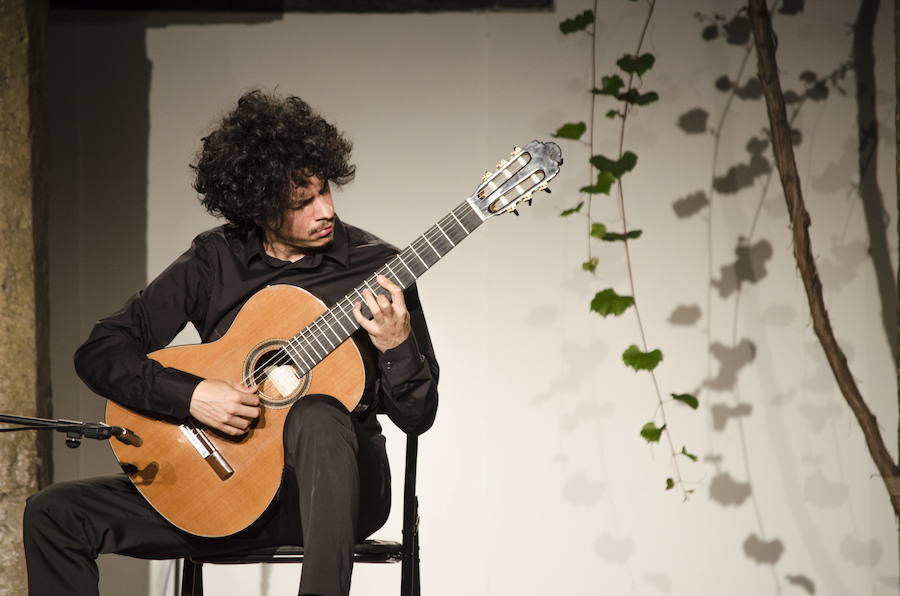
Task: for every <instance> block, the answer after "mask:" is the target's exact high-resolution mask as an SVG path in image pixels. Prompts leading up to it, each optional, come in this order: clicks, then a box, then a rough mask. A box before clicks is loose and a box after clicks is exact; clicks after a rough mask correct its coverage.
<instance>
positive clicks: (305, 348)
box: [282, 201, 483, 376]
mask: <svg viewBox="0 0 900 596" xmlns="http://www.w3.org/2000/svg"><path fill="white" fill-rule="evenodd" d="M482 223H483V220H482V218H481V216H480V215H479V213H478V212H477V211H476V210H475V209H474V208H473V207H472V206H471V205H470V204H469V202H468V201H463V202H462V203H460V204H459V205H457V206H456V207H454V208H453V209H452V210H451V211H450V213H448V214H447V215H445V216H444V217H443V218H441V219H440V220H439V221H438V222H437V223H436V224H434V225H433V226H431V227H430V228H429V229H428V230H427V231H426V232H425V233H424V234H422V235H421V236H419V237H418V238H416V239H415V240H414V241H413V242H412V243H410V245H409V246H407V247H406V248H404V249H403V250H401V251H400V252H399V253H398V254H397V256H395V257H394V258H392V259H391V260H389V261H388V262H387V263H385V264H384V265H383V266H382V267H381V269H379V270H377V271H376V272H375V273H373V274H372V275H371V276H370V277H368V278H367V279H365V280H364V281H363V282H362V283H361V284H359V285H358V286H356V287H355V288H353V290H352V291H351V292H350V293H349V294H347V295H346V296H344V297H343V298H341V299H340V300H338V301H337V302H336V303H335V304H334V305H333V306H332V307H331V308H329V309H328V310H327V311H326V312H325V313H324V314H322V315H321V316H320V317H318V318H317V319H315V320H314V321H313V322H312V323H310V324H309V325H307V327H306V328H305V329H304V330H303V331H301V332H300V333H298V334H297V335H295V336H294V337H293V338H291V340H290V341H288V342H287V344H286V345H285V346H284V347H283V348H282V349H283V350H284V352H285V353H286V354H287V356H288V357H290V359H291V360H292V361H293V362H294V364H295V365H296V366H297V369H298V371H297V372H298V373H299V374H300V375H301V376H302V375H305V374H306V373H308V372H309V371H311V370H312V369H313V367H315V366H316V365H317V364H318V363H319V362H321V361H322V360H323V359H324V358H325V357H326V356H328V354H330V353H331V352H332V351H334V350H335V348H337V347H338V346H339V345H341V343H343V342H344V340H346V339H347V338H348V337H350V335H351V334H352V333H353V332H354V331H356V330H357V328H358V327H359V325H358V324H357V322H356V319H355V318H353V305H354V304H355V303H357V302H362V303H363V305H362V313H363V315H364V316H365V317H367V318H371V313H370V312H369V309H368V308H367V307H366V304H365V300H364V299H363V293H362V292H363V290H365V289H367V288H368V289H369V290H371V291H372V292H373V293H374V294H381V295H385V296H389V292H388V291H387V290H385V289H384V288H382V287H381V285H380V284H379V283H378V282H377V281H376V276H377V275H383V276H385V277H386V278H388V279H390V280H391V281H393V282H394V283H396V284H397V285H398V286H400V287H402V288H404V289H405V288H408V287H409V286H410V285H412V283H413V282H414V281H416V279H418V278H419V277H420V276H421V275H422V274H423V273H425V272H426V271H428V270H429V269H430V268H431V267H432V266H433V265H434V264H435V263H437V262H438V261H440V260H441V258H442V257H443V256H444V255H446V254H447V253H448V252H450V251H451V250H453V248H454V247H455V246H456V245H457V244H459V243H460V242H462V241H463V240H465V239H466V237H467V236H468V235H469V234H471V233H472V232H473V231H474V230H475V229H476V228H477V227H478V226H480V225H481V224H482Z"/></svg>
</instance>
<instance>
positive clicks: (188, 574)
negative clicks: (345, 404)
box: [181, 558, 203, 596]
mask: <svg viewBox="0 0 900 596" xmlns="http://www.w3.org/2000/svg"><path fill="white" fill-rule="evenodd" d="M181 596H203V563H195V562H193V561H191V560H190V559H189V558H187V559H185V560H184V566H183V567H182V568H181Z"/></svg>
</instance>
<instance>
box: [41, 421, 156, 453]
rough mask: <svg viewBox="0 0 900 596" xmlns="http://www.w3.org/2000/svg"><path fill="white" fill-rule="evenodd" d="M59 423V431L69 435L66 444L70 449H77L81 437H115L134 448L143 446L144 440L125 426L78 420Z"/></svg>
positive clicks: (100, 438) (99, 438) (103, 438)
mask: <svg viewBox="0 0 900 596" xmlns="http://www.w3.org/2000/svg"><path fill="white" fill-rule="evenodd" d="M59 423H60V425H59V426H60V427H59V428H58V429H57V430H59V431H60V432H64V433H66V434H67V435H68V437H69V438H67V439H66V444H67V445H68V446H69V447H77V446H78V443H79V438H80V437H85V438H88V439H98V440H105V439H110V438H112V437H115V438H116V439H117V440H119V441H121V442H122V443H125V444H126V445H132V446H134V447H140V446H141V444H143V440H142V439H141V438H140V437H139V436H138V435H136V434H135V433H134V432H132V431H131V430H130V429H127V428H125V427H124V426H110V425H108V424H104V423H103V422H79V421H77V420H60V421H59Z"/></svg>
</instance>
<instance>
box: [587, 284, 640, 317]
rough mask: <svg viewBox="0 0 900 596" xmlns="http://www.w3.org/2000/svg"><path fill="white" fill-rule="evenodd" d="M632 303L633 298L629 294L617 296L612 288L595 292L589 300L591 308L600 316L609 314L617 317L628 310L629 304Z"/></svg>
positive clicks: (631, 304)
mask: <svg viewBox="0 0 900 596" xmlns="http://www.w3.org/2000/svg"><path fill="white" fill-rule="evenodd" d="M633 305H634V298H632V297H631V296H619V295H618V294H616V291H615V290H613V289H612V288H607V289H605V290H603V291H600V292H597V293H596V294H594V299H593V300H591V310H592V311H593V312H595V313H597V314H598V315H600V316H601V317H608V316H609V315H615V316H617V317H618V316H619V315H621V314H622V313H623V312H625V311H626V310H628V307H629V306H633Z"/></svg>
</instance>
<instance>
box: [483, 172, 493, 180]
mask: <svg viewBox="0 0 900 596" xmlns="http://www.w3.org/2000/svg"><path fill="white" fill-rule="evenodd" d="M490 177H491V172H485V173H484V175H483V176H482V177H481V181H482V182H487V179H488V178H490Z"/></svg>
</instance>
